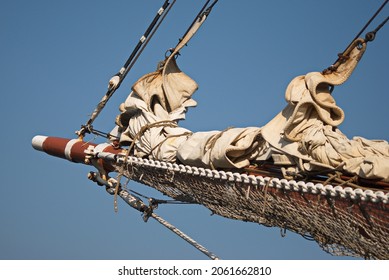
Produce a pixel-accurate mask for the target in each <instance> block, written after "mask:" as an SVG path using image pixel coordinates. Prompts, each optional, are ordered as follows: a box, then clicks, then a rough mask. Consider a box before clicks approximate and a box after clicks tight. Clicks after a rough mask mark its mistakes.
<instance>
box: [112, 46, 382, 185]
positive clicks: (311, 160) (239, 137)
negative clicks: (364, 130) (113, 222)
mask: <svg viewBox="0 0 389 280" xmlns="http://www.w3.org/2000/svg"><path fill="white" fill-rule="evenodd" d="M353 46H354V47H353V48H352V49H351V52H350V55H349V58H348V59H347V60H346V61H344V62H343V63H342V64H341V65H340V66H339V67H338V68H337V69H336V71H332V72H331V73H326V74H323V73H319V72H311V73H308V74H306V75H304V76H298V77H296V78H294V79H293V80H292V81H291V82H290V84H289V85H288V87H287V89H286V100H287V102H288V105H287V106H286V108H285V109H284V110H282V112H281V113H279V114H278V115H277V116H276V117H275V118H274V119H273V120H271V121H270V122H269V123H267V124H266V125H265V126H264V127H262V128H259V127H247V128H229V129H226V130H224V131H207V132H191V131H189V130H187V129H185V128H182V127H179V126H178V122H179V120H182V119H184V118H185V112H186V111H187V109H188V108H189V107H193V106H196V102H195V101H194V100H193V99H192V95H193V93H194V92H195V91H196V90H197V87H198V86H197V84H196V82H195V81H193V80H192V79H191V78H190V77H189V76H187V75H186V74H184V73H183V72H182V71H181V70H180V69H179V67H178V66H177V63H176V60H175V59H174V57H172V56H170V57H169V58H167V59H166V60H165V61H164V62H163V63H161V64H160V65H162V66H161V67H160V68H159V69H158V70H157V71H156V72H152V73H150V74H146V75H145V76H143V77H142V78H140V79H139V80H138V81H137V82H136V83H135V84H134V86H133V91H132V92H131V94H130V95H129V97H128V98H127V100H126V101H125V102H124V103H123V104H121V106H120V110H121V114H120V115H119V116H118V117H117V124H118V126H119V132H120V133H121V134H120V141H121V143H122V144H126V143H133V146H134V155H135V156H138V157H149V158H150V159H156V160H161V161H168V162H176V161H177V160H178V161H179V162H181V163H183V164H188V165H192V166H198V167H205V168H212V169H218V168H219V169H220V168H224V169H226V168H227V169H228V168H243V167H247V166H249V165H250V164H254V163H255V162H258V161H261V160H269V159H271V160H272V161H273V162H274V163H275V164H278V165H281V164H283V165H290V166H295V172H299V171H304V172H306V171H308V172H309V171H313V170H314V171H318V170H322V169H328V168H336V169H337V170H341V171H343V172H345V173H347V174H353V175H357V176H359V177H361V178H365V179H379V180H384V181H389V171H388V170H389V145H388V143H387V142H386V141H384V140H380V141H372V140H367V139H364V138H362V137H355V138H354V139H352V140H350V139H348V138H347V137H346V136H345V135H344V134H343V133H342V132H341V131H340V130H339V129H338V128H337V126H338V125H340V124H341V123H342V122H343V119H344V112H343V110H342V109H341V108H340V107H339V106H338V105H337V104H336V102H335V99H334V98H333V96H332V94H331V93H332V87H333V86H337V85H340V84H342V83H344V82H345V81H346V80H347V79H348V78H349V77H350V75H351V74H352V72H353V70H354V69H355V67H356V66H357V64H358V61H359V60H360V59H361V57H362V55H363V53H364V51H365V48H366V43H365V42H364V41H363V40H361V39H358V40H357V41H356V42H355V43H354V44H353ZM360 46H362V47H360Z"/></svg>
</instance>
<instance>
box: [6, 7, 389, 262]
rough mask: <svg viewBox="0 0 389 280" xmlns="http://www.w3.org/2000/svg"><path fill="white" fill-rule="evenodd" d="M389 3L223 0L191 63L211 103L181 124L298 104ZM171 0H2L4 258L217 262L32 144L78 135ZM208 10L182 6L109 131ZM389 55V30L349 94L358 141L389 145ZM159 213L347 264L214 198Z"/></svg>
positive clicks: (253, 118) (247, 117) (227, 121)
mask: <svg viewBox="0 0 389 280" xmlns="http://www.w3.org/2000/svg"><path fill="white" fill-rule="evenodd" d="M382 2H383V1H381V0H361V1H350V0H327V1H309V0H297V1H281V0H274V1H259V0H245V1H232V0H220V1H219V3H218V4H217V5H216V6H215V8H214V10H213V12H212V14H211V15H210V17H209V18H208V20H207V21H206V22H205V24H204V25H203V26H202V28H201V29H200V31H199V32H198V34H197V35H196V36H195V37H194V38H193V39H192V41H191V42H190V43H189V45H188V47H186V48H184V49H183V50H182V52H181V54H182V55H181V56H180V57H179V59H178V64H179V66H180V67H181V69H182V70H183V71H184V72H185V73H187V74H188V75H189V76H191V77H192V78H193V79H195V80H196V81H197V83H198V84H199V90H198V91H197V92H196V93H195V95H194V97H193V98H194V99H195V100H196V101H197V102H198V106H197V108H193V109H191V110H190V111H189V113H188V114H187V120H185V121H184V122H182V123H181V125H182V126H184V127H186V128H188V129H190V130H192V131H205V130H214V129H219V130H222V129H225V128H227V127H229V126H234V127H247V126H259V127H260V126H262V125H264V124H266V123H267V122H268V121H269V120H270V119H272V118H273V117H274V116H275V115H276V114H277V113H278V112H279V111H280V110H282V108H283V107H284V106H285V105H286V103H285V101H284V91H285V88H286V86H287V85H288V83H289V82H290V80H291V79H293V78H294V77H295V76H297V75H302V74H306V73H307V72H311V71H321V70H323V69H324V68H327V67H328V66H329V65H330V64H332V63H333V62H334V61H335V60H336V58H337V53H339V52H342V51H343V50H344V49H345V47H346V46H347V45H348V44H349V43H350V41H351V40H352V39H353V38H354V37H355V35H356V34H357V33H358V31H359V30H360V29H361V28H362V27H363V26H364V24H365V23H366V22H367V21H368V20H369V18H370V17H371V16H372V15H373V14H374V12H375V11H376V9H377V8H378V7H379V6H380V5H381V3H382ZM162 3H163V0H161V1H157V0H154V1H142V0H132V1H125V0H117V1H101V0H96V1H95V0H94V1H91V0H85V1H75V0H68V1H49V0H46V1H44V0H37V1H23V0H13V1H2V5H1V6H2V8H1V9H0V35H1V44H0V79H1V81H2V82H1V96H2V101H1V102H0V109H1V110H0V116H1V118H0V120H1V127H2V135H3V136H2V137H1V140H0V141H1V147H2V149H1V154H2V170H1V174H2V183H1V184H0V186H1V187H0V259H206V257H205V256H204V255H203V254H202V253H200V252H198V251H197V250H195V249H194V248H192V247H191V246H190V245H188V244H187V243H186V242H185V241H183V240H181V239H180V238H178V237H177V236H175V235H174V234H172V233H171V232H170V231H168V230H167V229H165V228H164V227H162V226H161V225H160V224H158V223H157V222H155V221H152V220H150V221H149V222H148V223H144V222H143V221H142V219H141V216H140V214H139V213H138V212H135V211H134V210H132V209H130V208H129V207H127V205H125V204H124V203H123V202H122V201H121V200H120V203H119V212H118V213H115V212H114V210H113V198H112V197H111V196H109V195H108V194H106V193H105V191H104V190H103V189H101V188H100V189H99V188H98V187H97V186H96V185H95V184H94V183H92V182H90V181H89V180H88V179H87V178H86V174H87V172H88V171H90V170H92V168H91V167H87V166H84V165H80V164H74V163H71V162H68V161H65V160H61V159H58V158H53V157H50V156H48V155H46V154H43V153H40V152H38V151H35V150H33V148H32V147H31V139H32V138H33V137H34V136H35V135H49V136H59V137H66V138H73V137H75V135H74V131H75V130H77V129H79V128H80V125H81V124H83V123H85V121H86V119H87V118H88V114H90V113H91V111H92V110H93V109H94V107H95V105H96V104H97V102H98V101H99V100H100V98H101V97H102V95H103V94H104V93H105V90H106V87H107V82H108V80H109V79H110V77H111V76H112V75H113V74H115V73H116V72H117V71H118V70H119V69H120V67H121V66H122V65H123V64H124V62H125V61H126V59H127V57H128V56H129V54H130V52H131V51H132V49H133V48H134V46H135V45H136V43H137V41H138V39H139V38H140V36H141V35H142V34H143V32H144V30H145V29H146V28H147V26H148V25H149V23H150V22H151V20H152V18H153V17H154V15H155V13H156V11H157V10H158V9H159V7H160V6H161V5H162ZM202 5H203V1H188V0H178V1H177V3H176V5H175V6H174V7H173V9H172V11H171V12H170V14H169V15H168V17H167V18H166V20H165V21H164V22H163V24H162V25H161V27H160V29H159V31H158V32H157V34H156V35H155V36H154V38H153V39H152V41H151V42H150V44H149V45H148V47H147V49H146V50H145V52H144V53H143V54H142V56H141V57H140V59H139V60H138V62H137V64H136V65H135V67H134V68H133V71H131V72H130V74H129V75H128V77H127V79H126V80H125V82H124V83H123V84H122V86H121V88H120V89H119V90H118V91H117V92H116V94H115V96H114V97H113V98H112V100H111V101H110V103H109V105H108V106H107V108H106V109H105V110H104V112H103V113H102V114H101V116H100V117H99V118H98V119H97V121H96V122H95V128H97V129H100V130H103V131H109V130H110V129H111V128H112V127H113V125H114V119H115V117H116V115H117V114H118V112H119V111H118V106H119V104H120V103H121V102H122V101H124V99H125V98H126V96H127V94H128V93H129V92H130V87H131V85H132V84H133V83H134V81H136V80H137V79H138V78H139V77H140V76H141V75H143V74H145V73H147V72H151V71H154V70H155V68H156V65H157V63H158V61H160V60H162V59H163V58H164V53H165V51H166V50H167V49H169V48H171V47H174V46H175V45H176V43H177V40H178V38H180V36H182V34H183V33H184V32H185V31H186V29H187V27H188V26H189V24H190V23H191V22H192V20H193V18H194V16H195V15H196V14H197V11H198V10H199V9H200V7H201V6H202ZM388 12H389V7H386V8H385V9H384V10H383V12H382V14H381V15H380V16H379V17H378V19H377V20H376V21H374V22H373V23H372V25H371V27H370V28H368V30H369V31H370V30H372V29H374V28H375V27H376V26H377V25H378V24H379V23H380V22H381V21H382V20H383V18H384V17H386V16H387V15H388ZM388 49H389V25H387V26H385V27H383V29H382V30H381V31H380V32H379V33H378V34H377V37H376V39H375V41H374V42H372V43H369V44H368V48H367V52H366V53H365V55H364V57H363V59H362V61H361V62H360V64H359V66H358V68H357V69H356V71H355V72H354V74H353V75H352V77H351V78H350V79H349V80H348V81H347V82H346V84H344V85H342V86H340V87H337V88H335V91H334V97H335V98H336V100H337V102H338V104H339V106H340V107H341V108H342V109H343V110H344V111H345V114H346V119H345V121H344V123H343V124H342V125H341V126H340V129H341V130H342V131H343V132H344V133H345V134H346V135H347V136H348V137H349V138H352V137H353V136H363V137H366V138H368V139H385V140H388V139H389V130H388V104H389V92H388V86H387V83H386V82H387V81H388V78H389V76H388V66H389V64H388V62H389V58H388ZM89 139H92V137H91V138H89ZM103 141H104V139H101V138H98V139H95V140H94V142H103ZM130 186H132V187H133V188H135V189H136V190H137V191H139V192H142V193H145V194H147V195H152V196H155V197H158V198H161V197H163V196H162V195H161V194H159V193H157V192H155V191H153V190H152V189H150V188H149V187H146V186H143V185H139V184H135V183H131V182H130ZM157 213H158V214H159V215H161V216H162V217H164V218H165V219H167V220H168V221H170V222H171V223H173V224H174V225H176V226H178V227H179V228H180V229H182V230H183V231H184V232H186V233H188V234H189V235H190V236H191V237H193V238H194V239H195V240H197V241H198V242H200V243H201V244H203V245H204V246H206V247H207V248H208V249H209V250H211V251H213V252H214V253H216V254H217V255H219V256H220V257H221V258H224V259H347V258H344V257H342V258H339V257H332V256H331V255H329V254H327V253H325V252H323V251H322V250H321V249H320V247H319V246H318V245H317V244H316V243H315V242H311V241H307V240H305V239H304V238H302V237H301V236H299V235H296V234H294V233H292V232H287V235H286V237H281V234H280V229H279V228H266V227H264V226H260V225H257V224H253V223H245V222H240V221H233V220H228V219H225V218H222V217H219V216H211V215H210V211H209V210H208V209H206V208H205V207H202V206H185V205H172V206H161V207H160V208H159V209H158V210H157Z"/></svg>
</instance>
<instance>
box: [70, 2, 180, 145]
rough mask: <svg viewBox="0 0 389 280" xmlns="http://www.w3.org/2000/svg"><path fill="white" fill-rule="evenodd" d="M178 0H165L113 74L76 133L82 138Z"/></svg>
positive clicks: (90, 128) (89, 130) (89, 131)
mask: <svg viewBox="0 0 389 280" xmlns="http://www.w3.org/2000/svg"><path fill="white" fill-rule="evenodd" d="M175 2H176V0H174V1H173V2H172V4H170V3H169V1H168V0H165V3H164V4H163V5H162V7H161V8H160V9H159V10H158V12H157V14H156V15H155V17H154V19H153V21H152V22H151V24H150V25H149V27H148V28H147V30H146V31H145V33H144V34H143V35H142V37H141V38H140V39H139V42H138V44H137V45H136V46H135V48H134V50H133V51H132V53H131V55H130V57H129V58H128V59H127V61H126V62H125V64H124V65H123V67H122V68H121V69H120V70H119V72H118V73H117V74H116V75H115V76H113V77H112V78H111V79H110V81H109V84H108V90H107V92H106V93H105V95H104V96H103V97H102V99H101V100H100V102H99V103H98V104H97V107H96V108H95V110H94V111H93V112H92V114H91V117H90V118H89V120H88V121H87V122H86V123H85V125H82V126H81V129H80V130H78V131H76V134H77V135H78V136H79V137H80V138H82V137H84V135H85V133H91V131H92V130H93V128H92V123H93V122H94V120H95V119H96V118H97V117H98V115H99V114H100V112H101V111H102V110H103V109H104V107H105V105H106V104H107V102H108V101H109V99H110V98H111V97H112V95H113V94H114V93H115V91H116V90H117V89H118V88H119V87H120V85H121V83H122V82H123V80H124V78H125V77H126V75H127V74H128V72H129V71H130V69H131V68H132V66H133V65H134V64H135V62H136V60H137V59H138V57H139V56H140V54H141V53H142V52H143V50H144V48H145V47H146V45H147V44H148V42H149V41H150V39H151V38H152V36H153V35H154V33H155V31H156V30H157V29H158V28H159V26H160V24H161V23H162V21H163V20H164V18H165V17H166V15H167V14H168V13H169V11H170V9H171V7H172V6H173V5H174V3H175Z"/></svg>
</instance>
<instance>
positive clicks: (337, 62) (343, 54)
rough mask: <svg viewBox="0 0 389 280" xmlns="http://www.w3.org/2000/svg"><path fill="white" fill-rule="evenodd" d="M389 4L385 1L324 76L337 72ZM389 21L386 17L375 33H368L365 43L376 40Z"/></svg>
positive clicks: (326, 70) (324, 72) (387, 0)
mask: <svg viewBox="0 0 389 280" xmlns="http://www.w3.org/2000/svg"><path fill="white" fill-rule="evenodd" d="M388 2H389V0H385V2H384V3H383V4H382V5H381V6H380V7H379V8H378V10H377V11H376V12H375V13H374V15H373V16H372V17H371V18H370V19H369V20H368V22H367V23H366V24H365V26H364V27H363V28H362V29H361V30H360V31H359V32H358V34H357V35H356V36H355V38H354V39H353V40H352V41H351V43H350V44H349V45H348V46H347V48H346V49H345V50H344V51H343V52H342V53H339V54H338V59H337V60H336V61H335V62H334V63H333V64H332V65H331V66H330V67H328V68H327V69H325V70H323V74H327V73H331V72H333V71H336V69H337V68H338V67H339V65H340V64H341V63H343V61H344V59H345V57H347V52H348V51H349V50H350V49H351V47H352V45H353V44H354V42H355V41H356V40H357V39H358V38H359V37H360V36H361V34H362V33H363V32H365V30H366V28H367V27H368V26H369V25H370V23H371V22H372V21H373V20H374V19H375V18H376V17H377V15H378V14H379V13H380V12H381V11H382V9H383V8H384V7H385V5H386V4H387V3H388ZM388 20H389V17H386V19H384V20H383V21H382V22H381V24H379V25H378V26H377V27H376V29H374V30H373V31H370V32H368V33H367V34H366V35H365V42H371V41H373V40H374V39H375V35H376V33H377V32H378V31H379V30H380V29H381V28H382V27H383V26H384V25H385V24H386V22H387V21H388Z"/></svg>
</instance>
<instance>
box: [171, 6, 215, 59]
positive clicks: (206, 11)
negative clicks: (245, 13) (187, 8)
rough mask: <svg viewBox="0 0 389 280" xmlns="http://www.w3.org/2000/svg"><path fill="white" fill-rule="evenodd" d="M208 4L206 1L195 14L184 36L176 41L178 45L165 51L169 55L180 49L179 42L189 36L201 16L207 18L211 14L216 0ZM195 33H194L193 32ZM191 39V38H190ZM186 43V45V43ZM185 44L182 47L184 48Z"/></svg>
mask: <svg viewBox="0 0 389 280" xmlns="http://www.w3.org/2000/svg"><path fill="white" fill-rule="evenodd" d="M209 2H210V0H207V1H206V2H205V4H204V6H203V7H202V8H201V9H200V11H199V12H198V13H197V15H196V17H195V18H194V20H193V22H192V23H191V24H190V25H189V27H188V29H187V30H186V31H185V33H184V35H183V36H182V37H181V38H180V39H179V40H178V44H177V45H176V46H175V47H174V48H170V49H169V50H167V51H166V53H167V52H169V51H170V55H171V54H173V53H174V52H175V51H176V49H177V48H179V47H180V45H181V41H182V40H184V39H185V37H187V35H188V34H189V32H190V31H191V30H192V29H193V27H194V26H195V24H196V23H197V22H200V21H201V20H202V18H203V16H205V18H207V17H208V15H209V14H210V13H211V11H212V8H213V7H214V6H215V4H216V3H217V2H218V0H214V1H213V2H212V3H211V5H209ZM195 32H196V31H195ZM192 36H193V35H192ZM190 38H191V37H190ZM188 41H189V39H188V40H187V42H188ZM187 42H186V43H187ZM186 43H185V45H184V46H186ZM182 47H183V46H181V47H180V48H182ZM177 54H179V52H178V51H177ZM165 56H166V57H168V56H167V55H165Z"/></svg>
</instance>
